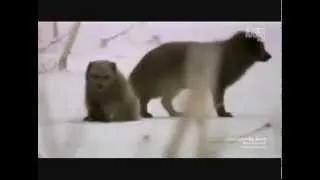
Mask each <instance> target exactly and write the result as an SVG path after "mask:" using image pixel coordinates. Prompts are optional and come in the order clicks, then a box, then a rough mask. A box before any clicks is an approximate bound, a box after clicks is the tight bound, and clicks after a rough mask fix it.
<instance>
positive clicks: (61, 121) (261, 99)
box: [38, 22, 282, 158]
mask: <svg viewBox="0 0 320 180" xmlns="http://www.w3.org/2000/svg"><path fill="white" fill-rule="evenodd" d="M133 23H136V22H121V23H120V22H119V23H114V22H113V23H107V22H104V23H98V22H90V23H87V22H86V23H83V24H82V26H81V28H80V31H79V35H78V37H77V40H76V42H75V45H74V48H73V49H72V53H71V55H70V56H69V60H68V72H54V73H48V74H41V75H39V80H38V89H39V95H38V96H39V104H38V124H39V127H38V133H39V136H38V151H39V153H40V154H41V156H42V157H65V158H74V157H77V158H160V157H162V153H163V152H164V149H165V147H166V144H167V143H168V142H169V139H170V137H171V133H172V132H173V128H174V127H175V123H176V122H177V118H170V117H169V116H168V114H167V113H166V111H165V110H164V109H163V107H162V106H161V103H160V100H159V99H154V100H152V101H150V103H149V106H148V108H149V111H150V112H151V113H152V114H153V115H154V116H155V117H154V118H153V119H141V120H139V121H136V122H125V123H85V122H82V119H83V117H84V116H86V109H85V105H84V71H85V68H86V66H87V64H88V63H89V62H90V61H92V60H95V59H109V60H112V61H114V62H116V63H117V66H118V68H119V69H120V71H121V72H122V73H123V74H125V76H128V75H129V73H130V72H131V70H132V69H133V68H134V66H135V65H136V63H137V62H138V61H139V60H140V58H141V57H142V56H143V55H144V54H145V53H146V52H147V51H148V50H150V49H152V48H153V47H156V46H157V45H156V44H152V43H151V44H150V43H147V42H149V41H148V40H149V39H150V37H151V36H153V35H158V36H159V37H160V38H161V41H162V42H167V41H175V40H176V41H181V40H195V41H210V40H216V39H224V38H227V37H228V36H230V35H231V34H232V33H234V32H235V31H237V30H245V29H247V28H248V27H249V28H254V27H258V28H263V29H264V41H265V45H266V49H267V50H268V51H269V52H270V53H271V54H272V56H273V57H272V59H271V60H270V61H269V62H267V63H257V64H256V65H255V66H253V67H252V68H251V69H250V70H249V71H248V73H247V74H246V75H245V76H244V77H243V78H242V79H241V80H240V81H238V82H237V83H236V84H235V85H233V86H232V87H231V88H230V89H229V90H228V91H227V93H226V96H225V103H226V108H227V110H229V111H230V112H232V113H233V114H234V116H235V117H234V118H217V117H216V114H215V112H214V109H213V106H212V104H211V103H212V102H211V98H208V103H209V104H210V106H209V108H208V112H210V114H211V115H212V116H211V118H210V120H209V122H208V123H209V124H208V126H207V129H208V130H207V131H208V140H209V147H210V148H211V149H215V150H216V151H218V153H217V154H216V156H214V157H235V158H246V157H250V158H251V157H259V158H270V157H281V144H282V141H281V123H282V122H281V121H282V114H281V113H282V109H281V92H282V88H281V87H282V86H281V80H282V78H281V73H282V72H281V62H282V61H281V58H282V57H281V56H282V55H281V51H282V50H281V23H264V22H263V23H262V22H259V23H248V22H245V23H240V22H237V23H231V22H228V23H222V22H219V23H213V22H212V23H209V22H207V23H204V22H201V23H200V22H183V23H182V22H170V23H168V22H157V23H154V22H144V23H139V25H136V26H135V27H134V28H133V29H132V30H131V31H130V32H129V33H128V34H126V35H124V36H121V37H119V38H118V39H117V40H115V41H113V42H111V43H110V44H109V45H108V46H107V47H106V48H104V49H99V38H101V37H109V36H112V35H114V34H115V33H117V32H119V31H121V30H123V29H124V28H127V27H129V26H130V25H132V24H133ZM43 24H45V23H43ZM71 24H72V23H71V22H70V23H69V22H63V23H62V22H61V23H59V30H60V32H61V34H64V33H66V32H67V31H68V28H70V25H71ZM46 26H47V24H46ZM39 27H45V26H42V22H40V23H39ZM45 30H46V29H45V28H42V30H41V34H42V35H43V34H44V35H43V36H45V37H46V36H48V35H46V32H47V31H45ZM47 39H48V38H42V40H43V41H44V40H47ZM43 41H42V43H43ZM61 47H62V46H61ZM61 47H59V46H57V47H55V51H56V52H55V51H53V52H52V51H50V52H49V53H46V54H41V55H39V56H38V59H39V61H46V60H48V59H53V60H55V59H57V58H58V57H59V55H60V53H61V51H59V50H61ZM187 92H188V91H187V90H186V91H184V92H182V93H181V95H179V96H178V97H177V98H176V99H175V101H174V106H175V108H176V109H177V110H179V109H180V106H179V105H180V104H181V102H183V100H184V95H185V93H187ZM267 122H269V123H271V124H272V127H271V128H268V129H265V130H261V131H259V132H256V133H253V134H251V135H250V137H251V138H253V139H256V140H257V139H259V138H260V139H261V138H262V139H264V140H265V141H264V142H265V143H266V144H264V145H263V146H262V147H261V146H260V148H258V147H255V146H254V145H247V146H246V147H244V145H245V144H244V143H243V142H240V141H239V142H235V143H230V142H228V143H223V144H222V143H219V144H217V143H213V142H212V141H213V139H215V138H217V137H226V138H228V137H233V136H238V135H242V134H246V133H248V132H250V131H252V130H254V129H257V128H259V127H261V126H262V125H264V124H265V123H267ZM146 135H147V136H148V137H149V138H148V140H145V139H144V138H143V137H144V136H146ZM196 137H197V134H196V125H193V124H192V125H191V126H190V129H189V131H188V133H187V134H186V137H185V140H184V143H183V145H182V148H181V151H180V153H179V157H185V158H188V157H194V156H195V154H194V153H195V149H196ZM210 151H211V150H210ZM212 152H213V151H212ZM212 154H214V153H212ZM212 157H213V156H212Z"/></svg>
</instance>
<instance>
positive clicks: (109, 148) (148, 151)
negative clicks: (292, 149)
mask: <svg viewBox="0 0 320 180" xmlns="http://www.w3.org/2000/svg"><path fill="white" fill-rule="evenodd" d="M270 121H272V119H269V118H266V117H243V118H241V117H239V118H235V119H216V120H210V121H209V123H208V127H207V128H208V145H209V155H210V153H211V155H212V157H214V156H213V154H214V153H216V152H214V151H213V150H215V151H217V152H218V154H217V156H216V157H218V158H245V157H246V158H255V157H256V158H271V157H273V158H274V157H280V149H279V145H280V144H279V142H278V141H277V138H278V137H277V136H276V135H275V134H274V133H273V131H272V129H266V130H261V131H260V132H257V133H253V134H251V135H250V136H248V137H247V138H253V139H255V140H256V141H255V143H256V144H251V145H248V144H247V145H246V144H245V139H243V141H241V140H238V141H237V142H232V141H229V142H227V143H218V144H217V143H214V140H216V139H217V138H219V137H233V136H239V135H242V134H246V133H248V132H250V131H253V130H255V129H256V128H259V127H261V126H262V125H264V124H265V123H266V122H270ZM176 122H177V119H176V118H171V119H169V118H159V119H156V118H155V119H142V120H139V121H136V122H125V123H85V122H81V123H80V122H76V121H74V122H71V121H69V122H65V123H53V124H51V125H43V126H40V127H39V129H38V131H39V138H38V150H39V152H40V153H41V154H42V156H44V157H68V158H161V157H162V153H163V152H164V149H165V148H166V145H167V143H168V142H169V139H170V138H171V134H172V133H173V131H174V128H175V123H176ZM51 131H53V132H54V135H55V137H54V140H55V141H56V144H55V145H56V146H57V147H58V149H59V150H56V151H52V149H53V148H52V147H51V148H50V149H48V146H47V145H46V142H47V141H48V140H47V139H46V137H48V136H46V133H47V132H51ZM51 133H52V132H51ZM196 133H197V129H196V126H195V125H194V124H191V125H190V127H189V130H188V133H187V134H186V136H185V138H184V142H183V144H182V147H181V150H180V151H179V157H181V158H192V157H194V154H195V149H196V137H197V134H196ZM145 136H148V138H147V139H146V138H145ZM259 139H260V142H258V141H259ZM229 140H231V139H229ZM246 141H247V142H248V139H247V140H246ZM262 141H263V142H262ZM258 143H260V145H257V144H258ZM49 147H50V146H49Z"/></svg>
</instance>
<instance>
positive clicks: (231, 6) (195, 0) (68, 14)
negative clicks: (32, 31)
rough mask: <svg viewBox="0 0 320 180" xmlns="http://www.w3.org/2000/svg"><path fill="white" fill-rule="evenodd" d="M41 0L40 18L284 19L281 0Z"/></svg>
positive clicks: (144, 19)
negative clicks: (282, 17)
mask: <svg viewBox="0 0 320 180" xmlns="http://www.w3.org/2000/svg"><path fill="white" fill-rule="evenodd" d="M84 2H85V1H77V0H64V1H62V0H39V1H38V20H39V21H281V0H260V1H257V0H224V1H206V2H201V1H199V0H192V1H181V2H180V1H173V0H171V1H168V2H167V1H165V0H155V1H151V0H149V1H144V2H139V1H103V4H101V3H100V4H97V3H94V2H87V3H86V4H85V3H84Z"/></svg>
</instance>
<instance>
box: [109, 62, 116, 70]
mask: <svg viewBox="0 0 320 180" xmlns="http://www.w3.org/2000/svg"><path fill="white" fill-rule="evenodd" d="M110 67H111V69H112V70H113V71H114V72H117V64H116V63H115V62H110Z"/></svg>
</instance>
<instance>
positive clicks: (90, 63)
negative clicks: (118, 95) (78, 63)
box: [86, 62, 94, 79]
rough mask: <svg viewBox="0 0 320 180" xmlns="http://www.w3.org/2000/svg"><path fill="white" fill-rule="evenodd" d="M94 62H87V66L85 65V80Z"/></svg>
mask: <svg viewBox="0 0 320 180" xmlns="http://www.w3.org/2000/svg"><path fill="white" fill-rule="evenodd" d="M93 64H94V62H89V64H88V65H87V70H86V79H88V78H89V72H90V70H91V68H92V66H93Z"/></svg>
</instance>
